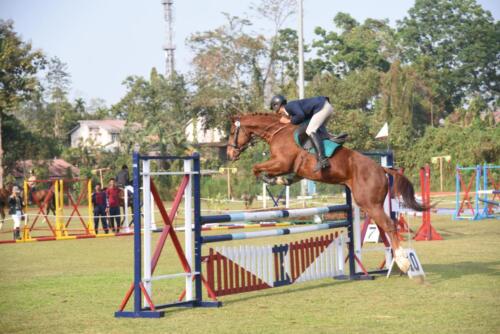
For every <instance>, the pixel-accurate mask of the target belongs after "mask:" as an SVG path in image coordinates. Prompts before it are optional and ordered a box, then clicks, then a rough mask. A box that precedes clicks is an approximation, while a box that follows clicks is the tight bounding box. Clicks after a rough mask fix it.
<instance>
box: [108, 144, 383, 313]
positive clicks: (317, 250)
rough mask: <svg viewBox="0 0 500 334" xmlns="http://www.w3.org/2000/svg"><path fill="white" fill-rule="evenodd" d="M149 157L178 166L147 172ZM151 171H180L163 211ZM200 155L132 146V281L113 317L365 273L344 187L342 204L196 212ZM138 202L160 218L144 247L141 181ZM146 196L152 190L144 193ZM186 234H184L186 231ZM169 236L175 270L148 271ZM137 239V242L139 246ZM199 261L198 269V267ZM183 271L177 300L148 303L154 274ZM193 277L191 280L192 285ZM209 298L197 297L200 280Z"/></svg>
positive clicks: (209, 303) (148, 232)
mask: <svg viewBox="0 0 500 334" xmlns="http://www.w3.org/2000/svg"><path fill="white" fill-rule="evenodd" d="M151 160H169V161H183V163H184V170H183V171H181V172H151V170H150V161H151ZM155 175H181V176H182V180H181V183H180V186H179V188H178V191H177V194H176V196H175V198H174V201H173V203H172V208H171V210H170V213H167V211H166V209H165V207H164V205H163V202H162V200H161V198H160V195H159V192H158V190H157V189H156V186H155V184H154V182H153V179H152V178H151V177H152V176H155ZM200 178H201V170H200V156H199V155H198V154H193V155H192V156H183V157H182V156H166V157H158V156H145V155H140V154H139V153H138V152H134V155H133V182H134V183H133V184H134V218H133V219H134V280H133V283H132V284H131V286H130V288H129V289H128V291H127V293H126V295H125V298H124V299H123V301H122V303H121V305H120V307H119V310H118V311H117V312H116V313H115V316H116V317H146V318H158V317H162V316H163V315H164V313H165V311H164V309H165V308H170V307H219V306H221V305H222V303H221V302H220V301H218V300H217V296H222V295H227V294H230V293H239V292H245V291H253V290H258V289H261V288H262V289H264V288H270V287H278V286H283V285H287V284H293V283H296V282H301V281H305V280H309V279H315V278H321V277H332V278H339V279H372V278H373V277H372V276H370V275H368V274H367V273H366V272H364V273H358V272H357V271H356V268H355V263H356V262H357V263H358V264H359V265H361V262H360V261H359V259H358V258H357V257H356V254H355V251H354V242H353V240H354V231H353V213H352V200H351V194H350V191H349V189H348V188H347V187H346V188H345V195H346V196H345V199H346V203H345V204H343V205H331V206H325V207H319V208H305V209H287V210H279V209H278V210H269V211H258V212H241V213H230V214H224V215H212V216H203V215H202V214H201V194H200ZM141 180H142V195H143V198H142V201H143V205H144V207H145V208H150V207H151V198H153V201H154V202H155V203H156V206H157V207H158V209H159V211H160V214H161V216H162V219H163V223H164V226H163V229H162V232H161V235H160V236H159V238H158V242H157V245H156V247H155V249H154V250H153V249H152V248H151V236H152V232H151V229H150V226H151V214H150V212H149V210H144V229H143V231H144V242H143V243H142V235H141V224H140V221H141V210H140V208H141V196H140V194H141V188H140V183H141ZM151 195H152V196H151ZM183 197H184V199H185V200H184V223H185V226H184V231H185V232H186V233H184V242H185V244H184V250H183V247H182V245H181V243H180V241H179V238H178V237H177V234H176V231H175V229H174V226H173V220H174V218H175V215H176V213H177V211H178V208H179V206H180V204H181V201H182V198H183ZM331 212H344V213H345V216H346V218H345V219H342V220H338V221H325V222H323V223H322V224H317V225H309V226H301V227H290V228H282V229H276V230H263V231H255V232H240V233H231V234H221V235H203V234H202V233H201V232H202V226H203V224H208V223H215V222H237V221H255V220H269V219H279V218H288V217H299V216H306V215H315V214H324V213H331ZM335 228H343V229H346V230H347V232H346V233H345V234H339V233H338V232H337V233H334V234H329V235H327V236H322V237H319V238H312V239H311V238H310V239H309V240H302V241H300V242H298V243H285V244H279V245H274V246H267V248H266V246H264V248H255V247H253V246H252V247H250V246H247V247H246V248H245V247H244V246H241V247H243V248H241V247H239V248H237V247H228V248H218V249H212V248H211V249H209V250H208V255H205V256H204V255H203V254H202V250H203V246H204V245H205V244H207V243H212V242H224V241H230V240H244V239H251V238H262V237H270V236H278V235H288V234H297V233H305V232H311V231H321V230H330V229H335ZM191 230H192V231H193V233H188V231H191ZM168 237H170V239H171V240H172V243H173V246H174V248H175V251H176V253H177V256H178V258H179V261H180V263H181V265H182V268H183V272H182V273H176V274H167V275H156V276H154V272H155V269H156V267H157V264H158V261H159V258H160V256H161V253H162V250H163V248H164V246H165V242H166V241H167V238H168ZM142 244H143V247H141V245H142ZM344 246H345V247H346V248H347V260H348V261H347V267H348V268H349V272H348V274H347V273H346V272H345V268H344V255H345V254H344V251H343V250H344V248H345V247H344ZM203 265H204V266H205V267H206V271H204V270H203ZM179 277H184V279H185V289H184V291H183V292H182V293H181V294H180V296H179V298H178V301H177V302H173V303H169V304H156V303H155V302H153V299H154V298H153V284H152V283H153V282H154V281H157V280H161V279H171V278H179ZM193 284H194V286H193ZM203 286H204V287H205V290H206V292H207V294H208V297H209V298H210V299H211V301H205V300H204V299H203V291H202V287H203ZM132 295H133V296H134V297H133V310H132V311H125V307H126V305H127V303H128V301H129V300H130V298H131V297H132Z"/></svg>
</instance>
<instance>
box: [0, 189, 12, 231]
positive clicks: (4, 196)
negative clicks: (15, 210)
mask: <svg viewBox="0 0 500 334" xmlns="http://www.w3.org/2000/svg"><path fill="white" fill-rule="evenodd" d="M12 187H13V185H12V184H8V185H7V186H5V187H2V188H1V189H0V217H1V219H0V231H1V230H2V227H3V223H4V222H5V209H7V208H8V206H9V196H10V194H12Z"/></svg>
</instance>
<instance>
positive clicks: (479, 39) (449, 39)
mask: <svg viewBox="0 0 500 334" xmlns="http://www.w3.org/2000/svg"><path fill="white" fill-rule="evenodd" d="M398 26H399V34H400V36H401V38H402V41H403V46H404V47H405V52H404V58H405V59H406V60H407V61H408V62H412V63H419V64H421V67H422V69H427V71H423V72H422V74H423V75H428V76H429V77H432V78H433V79H434V80H436V81H437V83H438V84H439V90H438V92H437V93H439V99H442V100H444V101H446V108H447V110H448V111H451V110H452V109H453V107H456V106H458V105H460V103H461V100H462V99H463V98H464V97H470V96H472V95H474V94H475V93H478V94H481V95H482V96H483V97H484V98H485V99H487V100H495V99H497V98H498V97H499V94H500V77H499V71H498V68H499V67H500V43H498V41H499V40H500V24H499V22H498V21H497V22H495V20H494V19H493V17H492V15H491V13H490V12H489V11H485V10H484V9H483V8H482V7H481V6H480V5H479V4H477V2H476V1H475V0H417V1H416V2H415V5H414V6H413V7H412V8H411V9H410V10H409V11H408V16H407V17H405V18H404V19H403V20H402V21H401V22H398Z"/></svg>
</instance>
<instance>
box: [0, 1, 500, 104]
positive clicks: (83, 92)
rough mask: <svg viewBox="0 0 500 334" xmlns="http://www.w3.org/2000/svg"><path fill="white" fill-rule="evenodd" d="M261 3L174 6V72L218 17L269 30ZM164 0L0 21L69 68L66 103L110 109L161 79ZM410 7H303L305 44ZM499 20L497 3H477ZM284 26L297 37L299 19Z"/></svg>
mask: <svg viewBox="0 0 500 334" xmlns="http://www.w3.org/2000/svg"><path fill="white" fill-rule="evenodd" d="M258 2H259V0H174V17H175V21H174V29H175V37H174V42H175V46H176V51H175V52H176V70H177V71H179V72H181V73H183V74H187V73H188V72H189V70H190V62H191V59H192V53H191V52H190V50H189V48H188V46H187V45H186V39H187V38H189V36H190V35H192V34H193V33H196V32H201V31H207V30H211V29H214V28H216V27H218V26H220V25H222V24H224V23H225V19H224V16H223V15H222V12H226V13H229V14H231V15H235V16H240V17H249V18H250V19H251V21H252V22H253V23H254V25H253V27H252V30H253V31H254V32H257V33H262V34H266V32H267V31H269V29H270V27H271V26H270V24H269V23H267V22H265V21H263V20H262V19H261V18H259V17H256V16H255V14H253V13H252V12H251V10H250V9H249V8H250V5H251V4H252V3H258ZM161 3H162V0H154V1H153V0H143V1H138V0H84V1H71V0H43V1H41V0H0V19H4V20H5V19H12V20H13V21H14V29H15V31H16V32H18V33H19V34H20V35H21V37H22V39H23V40H25V41H31V43H32V44H33V46H34V47H35V48H37V49H42V50H43V51H44V52H45V53H46V54H47V55H48V56H49V57H52V56H57V57H59V58H60V59H61V60H62V61H63V62H65V63H66V64H67V65H68V71H69V73H70V75H71V81H72V91H71V94H70V97H71V98H77V97H81V98H83V99H85V100H86V101H87V102H88V101H90V100H91V99H95V98H101V99H104V100H105V101H106V103H107V105H108V106H109V105H110V104H113V103H116V102H118V101H119V100H120V99H121V98H122V97H123V96H124V94H125V91H126V90H125V87H124V86H123V85H122V82H123V81H124V80H125V78H126V77H127V76H129V75H140V76H145V77H147V76H148V75H149V72H150V70H151V68H153V67H156V68H157V69H158V70H159V71H160V72H161V73H163V72H164V71H165V61H164V59H165V56H164V52H163V49H162V45H163V43H164V38H165V29H166V25H165V21H164V18H163V5H162V4H161ZM413 3H414V0H344V1H340V0H304V39H305V43H311V42H312V40H313V39H314V37H315V36H314V28H315V27H317V26H321V27H323V28H325V29H327V30H331V29H333V28H334V27H333V23H332V19H333V17H334V16H335V15H336V13H337V12H339V11H342V12H347V13H349V14H351V15H352V16H353V17H354V18H355V19H356V20H358V21H363V20H364V19H366V18H368V17H370V18H375V19H389V21H390V24H391V25H393V26H394V25H395V23H396V20H400V19H402V18H403V17H404V16H406V13H407V11H408V9H410V8H411V7H412V6H413ZM478 3H480V4H481V5H482V6H483V8H485V9H486V10H489V11H491V12H492V14H493V17H494V18H495V19H496V20H498V19H499V17H500V1H499V0H478ZM286 26H288V27H291V28H294V29H296V28H297V16H293V17H291V18H290V19H289V20H288V22H287V24H286Z"/></svg>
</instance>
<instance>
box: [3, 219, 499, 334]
mask: <svg viewBox="0 0 500 334" xmlns="http://www.w3.org/2000/svg"><path fill="white" fill-rule="evenodd" d="M410 223H411V226H412V228H416V227H417V224H419V220H417V219H416V218H414V219H411V221H410ZM433 224H434V226H435V227H436V229H437V230H438V231H439V232H440V233H441V234H442V236H443V237H444V238H445V240H444V241H431V242H418V243H413V244H412V247H414V248H416V250H417V252H418V255H419V257H420V260H421V262H422V264H423V267H424V270H425V271H426V273H427V278H426V280H425V282H424V283H423V284H418V283H417V282H416V281H413V280H410V279H408V278H407V277H405V276H403V277H400V276H398V275H394V276H392V277H390V279H385V278H382V277H380V278H377V279H376V280H374V281H361V282H351V281H333V280H329V279H325V280H321V281H315V282H308V283H304V284H298V285H293V286H288V287H283V288H277V289H270V290H265V291H260V292H253V293H248V294H240V295H233V296H228V297H224V298H222V299H221V300H222V301H223V303H224V306H223V307H222V308H220V309H173V310H169V312H168V313H167V314H166V316H165V317H164V318H162V319H159V320H158V319H116V318H114V316H113V314H114V312H115V311H116V310H117V308H118V305H119V304H120V301H121V299H122V298H123V296H124V294H125V291H126V290H127V288H128V287H129V285H130V282H131V280H132V238H131V237H122V238H105V239H89V240H74V241H57V242H36V243H26V244H8V245H0V257H1V259H2V260H1V264H0V333H19V332H23V333H24V332H28V333H35V332H37V333H40V332H50V333H139V332H148V333H160V332H161V333H312V332H313V331H314V332H315V333H334V332H335V333H354V332H364V333H500V221H498V220H485V221H480V222H468V221H460V222H453V221H451V219H450V218H449V217H439V216H433ZM291 237H292V236H288V237H281V238H267V239H261V240H252V243H260V244H263V243H275V242H276V243H278V242H282V241H284V240H290V239H291ZM300 237H301V236H296V238H300ZM249 242H250V240H249ZM367 254H368V255H367V257H366V260H367V261H366V262H367V263H368V264H369V265H372V266H373V264H375V263H378V262H379V261H380V259H381V254H372V253H367ZM178 270H179V266H178V265H177V261H176V258H175V256H174V254H173V249H172V247H170V244H169V247H168V248H167V249H166V251H165V252H164V256H163V259H162V262H161V263H160V265H159V267H158V273H161V274H166V273H173V272H177V271H178ZM182 284H183V282H182V281H181V280H174V281H169V282H162V283H159V284H158V285H159V288H158V289H157V290H155V300H156V301H157V302H159V301H161V302H168V301H170V300H172V299H173V298H175V296H176V295H177V294H178V293H180V291H181V287H182ZM162 298H164V299H162Z"/></svg>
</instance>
